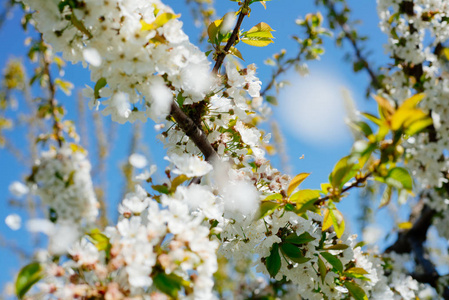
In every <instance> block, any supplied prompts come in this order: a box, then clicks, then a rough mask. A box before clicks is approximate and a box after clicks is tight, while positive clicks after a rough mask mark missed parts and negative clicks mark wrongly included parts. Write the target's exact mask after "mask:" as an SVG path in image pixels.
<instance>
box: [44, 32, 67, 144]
mask: <svg viewBox="0 0 449 300" xmlns="http://www.w3.org/2000/svg"><path fill="white" fill-rule="evenodd" d="M43 42H44V39H43V36H42V34H41V43H43ZM42 56H43V57H42V60H43V67H44V74H45V75H47V77H48V89H49V92H50V95H49V99H48V103H49V105H50V113H51V116H52V118H53V131H54V133H55V138H56V141H57V143H58V146H59V147H62V142H63V134H62V128H63V127H62V124H61V123H60V122H59V117H58V115H57V114H58V113H57V112H56V110H57V105H58V102H57V101H56V98H55V96H56V87H55V84H54V82H53V80H52V77H51V72H50V64H51V62H50V61H48V57H47V55H46V54H45V51H44V52H43V53H42Z"/></svg>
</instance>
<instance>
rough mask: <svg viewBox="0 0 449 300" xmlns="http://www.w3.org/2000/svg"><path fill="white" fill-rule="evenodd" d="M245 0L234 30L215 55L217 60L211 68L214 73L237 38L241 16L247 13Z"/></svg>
mask: <svg viewBox="0 0 449 300" xmlns="http://www.w3.org/2000/svg"><path fill="white" fill-rule="evenodd" d="M247 2H248V1H247V0H245V3H243V6H242V9H241V11H240V14H239V18H238V19H237V23H236V24H235V27H234V30H233V31H232V34H231V36H230V37H229V40H228V42H227V43H226V46H225V47H224V48H223V50H221V52H220V53H219V54H218V56H217V60H216V62H215V66H214V69H213V72H214V73H218V70H220V67H221V65H222V64H223V61H224V59H225V57H226V55H227V54H228V51H229V49H231V47H232V45H234V43H235V41H236V40H237V38H238V35H239V30H240V26H241V25H242V22H243V18H244V17H245V16H246V15H247V14H248V13H247V12H246V9H245V8H247V5H248V4H247Z"/></svg>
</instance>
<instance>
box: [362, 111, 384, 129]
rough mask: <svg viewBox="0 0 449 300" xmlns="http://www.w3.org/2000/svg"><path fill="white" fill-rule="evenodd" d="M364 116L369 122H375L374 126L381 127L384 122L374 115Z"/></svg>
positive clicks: (365, 114) (364, 114)
mask: <svg viewBox="0 0 449 300" xmlns="http://www.w3.org/2000/svg"><path fill="white" fill-rule="evenodd" d="M362 115H363V116H364V117H365V118H367V119H368V120H370V121H371V122H373V123H374V124H376V125H378V126H380V125H381V124H382V121H381V120H380V119H379V118H378V117H376V116H374V115H372V114H369V113H362Z"/></svg>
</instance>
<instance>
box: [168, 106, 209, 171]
mask: <svg viewBox="0 0 449 300" xmlns="http://www.w3.org/2000/svg"><path fill="white" fill-rule="evenodd" d="M170 115H171V116H172V117H173V119H175V121H176V123H178V126H179V127H180V128H181V129H182V131H184V133H185V134H186V135H187V136H188V137H189V138H190V139H191V140H192V141H193V142H194V143H195V145H196V146H197V147H198V149H200V151H201V152H202V153H203V154H204V158H205V159H206V160H207V161H209V162H211V161H213V160H215V159H217V158H218V154H217V152H216V151H215V149H214V148H213V147H212V145H211V144H210V143H209V141H208V140H207V136H206V134H205V133H204V131H203V130H202V129H201V128H199V127H198V126H197V125H196V124H195V122H193V121H192V119H191V118H189V117H188V116H187V115H186V114H185V113H184V112H183V111H182V110H181V108H180V107H179V106H178V105H177V104H176V103H175V102H172V104H171V111H170Z"/></svg>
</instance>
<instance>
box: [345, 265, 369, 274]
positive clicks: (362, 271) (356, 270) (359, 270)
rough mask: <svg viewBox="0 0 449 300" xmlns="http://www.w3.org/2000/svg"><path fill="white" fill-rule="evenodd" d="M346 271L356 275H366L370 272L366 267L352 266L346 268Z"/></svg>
mask: <svg viewBox="0 0 449 300" xmlns="http://www.w3.org/2000/svg"><path fill="white" fill-rule="evenodd" d="M345 273H346V274H351V275H354V274H358V275H366V274H368V272H367V271H366V270H365V269H364V268H357V267H354V268H350V269H348V270H346V271H345Z"/></svg>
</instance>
